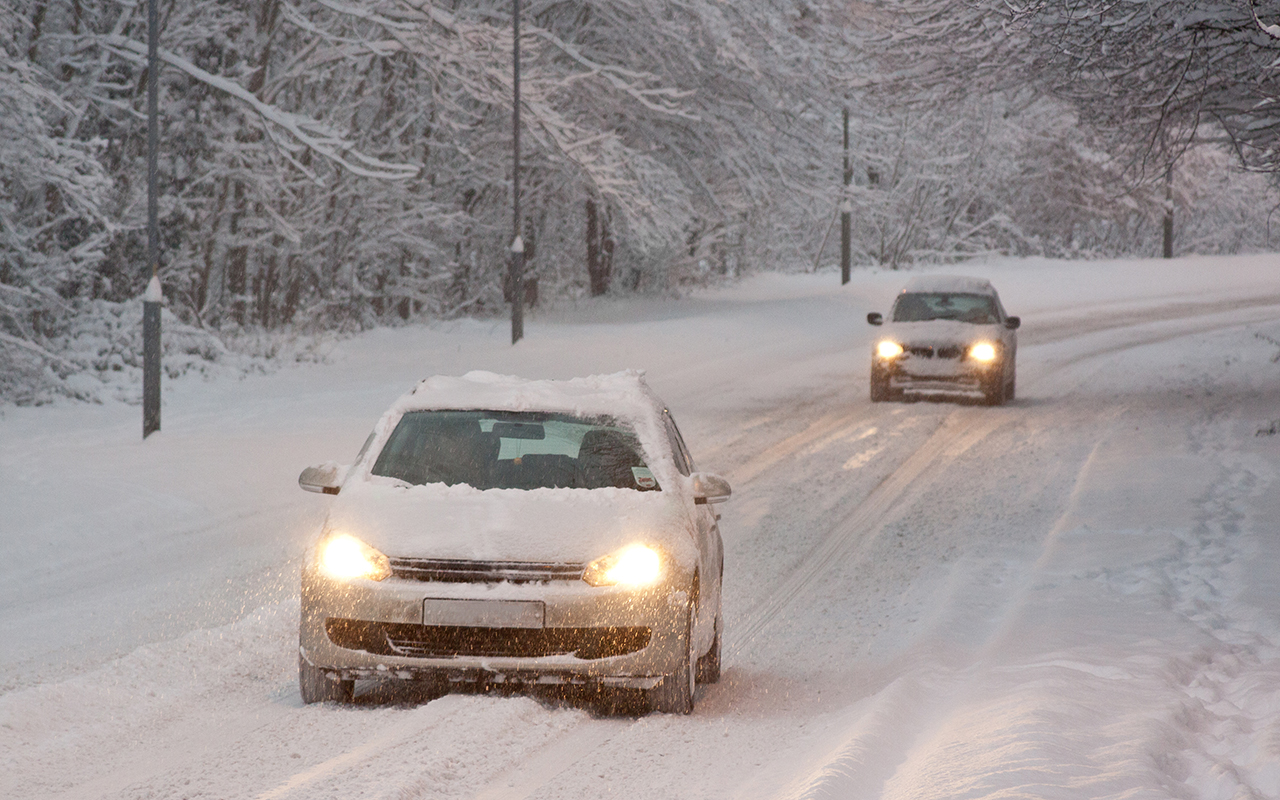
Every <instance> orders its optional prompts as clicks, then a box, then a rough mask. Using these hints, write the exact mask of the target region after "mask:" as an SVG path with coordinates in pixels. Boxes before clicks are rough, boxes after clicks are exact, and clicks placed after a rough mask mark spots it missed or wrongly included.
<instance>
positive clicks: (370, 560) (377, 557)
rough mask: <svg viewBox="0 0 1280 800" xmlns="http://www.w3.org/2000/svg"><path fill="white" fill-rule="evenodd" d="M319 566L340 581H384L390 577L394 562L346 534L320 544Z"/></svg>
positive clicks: (340, 534)
mask: <svg viewBox="0 0 1280 800" xmlns="http://www.w3.org/2000/svg"><path fill="white" fill-rule="evenodd" d="M320 569H322V570H324V572H325V574H327V575H328V576H329V577H331V578H338V579H340V580H351V579H352V578H368V579H369V580H371V581H381V580H385V579H387V578H389V577H391V562H390V560H388V559H387V557H386V556H384V555H383V554H382V553H380V552H378V551H377V550H375V549H373V548H372V547H370V546H369V545H367V544H365V543H364V542H362V541H360V540H359V539H357V538H356V537H354V536H351V535H349V534H345V533H339V534H337V535H336V536H331V537H329V538H328V539H326V540H325V541H324V543H323V544H321V545H320Z"/></svg>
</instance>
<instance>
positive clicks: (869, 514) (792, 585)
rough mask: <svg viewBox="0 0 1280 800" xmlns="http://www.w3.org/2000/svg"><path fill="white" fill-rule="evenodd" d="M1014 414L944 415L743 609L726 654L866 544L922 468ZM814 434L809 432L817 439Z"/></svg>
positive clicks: (747, 642) (934, 465) (941, 461)
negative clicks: (798, 560)
mask: <svg viewBox="0 0 1280 800" xmlns="http://www.w3.org/2000/svg"><path fill="white" fill-rule="evenodd" d="M1018 416H1019V415H1017V414H1009V413H1003V414H1002V413H992V412H991V410H990V409H984V410H982V411H978V410H975V409H958V410H956V411H954V412H952V413H951V414H950V415H948V416H947V417H946V418H945V419H944V420H943V421H942V424H941V425H939V426H938V429H937V430H936V431H935V432H934V433H933V435H931V436H930V437H929V438H928V439H927V440H926V441H925V443H924V444H923V445H921V446H920V447H919V448H917V449H916V451H915V452H913V453H912V454H911V455H910V456H908V457H907V459H906V460H905V461H904V462H903V463H902V465H901V466H899V467H898V468H897V469H896V470H894V471H893V472H892V473H891V474H890V475H889V476H888V477H887V478H885V479H884V480H883V481H881V482H880V484H879V485H878V486H876V488H874V489H872V490H871V493H870V494H869V495H868V496H867V498H866V499H865V500H863V501H862V502H861V503H859V504H858V505H857V506H856V507H854V509H853V510H852V511H851V512H850V513H849V514H847V515H845V516H844V517H842V518H841V519H839V520H838V521H837V522H836V523H835V524H834V525H832V526H831V528H830V529H829V531H828V533H827V535H826V536H825V537H824V538H823V539H822V541H820V542H819V543H818V544H817V545H816V546H815V547H814V548H813V549H812V550H810V551H809V553H808V555H806V556H805V557H804V559H803V560H802V561H801V563H800V564H799V565H798V566H797V567H796V568H795V569H793V570H792V571H791V572H790V574H788V575H787V577H786V578H784V579H783V580H782V581H781V582H780V583H778V584H775V586H774V587H773V588H772V589H771V590H770V591H769V592H768V593H767V596H766V599H765V600H764V601H763V602H761V603H759V604H758V605H756V606H755V607H754V608H752V609H751V610H750V611H748V612H747V613H746V614H745V615H744V617H743V619H742V621H740V622H739V623H737V625H735V626H733V627H731V628H728V630H729V631H731V632H733V636H732V639H731V641H730V643H728V644H727V645H726V647H725V654H726V656H727V657H729V658H732V657H733V656H736V655H738V654H739V653H741V652H743V651H744V650H746V649H747V648H748V647H750V646H751V644H752V643H753V642H754V641H755V640H756V638H757V637H758V636H759V635H760V633H761V632H763V631H764V630H765V629H766V628H767V627H768V626H769V624H770V623H771V622H773V621H774V620H775V619H776V618H777V617H778V615H779V614H780V613H782V611H783V609H785V608H786V607H787V606H788V605H790V604H791V602H792V601H794V600H795V599H796V597H798V596H799V595H800V593H801V592H803V591H804V590H805V589H806V588H807V587H808V586H809V585H811V584H812V583H813V582H814V581H815V580H817V579H818V578H819V577H820V576H821V575H822V574H823V573H824V572H826V571H827V570H828V569H830V568H831V567H832V566H833V565H834V564H836V563H838V562H840V561H842V560H843V559H844V558H846V557H847V556H848V555H849V553H850V552H851V551H852V550H853V549H854V547H855V546H860V547H861V548H865V547H866V546H867V545H869V543H870V542H871V541H872V540H873V539H874V537H875V534H876V532H877V531H878V530H879V528H880V527H881V526H882V525H883V523H884V522H885V521H886V518H887V517H888V516H889V515H890V514H891V513H892V512H894V511H896V510H897V509H896V505H897V503H898V501H899V500H900V499H901V498H902V497H903V496H904V495H905V494H906V493H907V492H908V491H910V489H911V488H912V487H913V486H915V485H916V484H917V481H918V480H919V479H920V478H921V477H922V476H924V474H925V473H926V472H928V471H933V472H936V471H938V470H940V469H943V468H944V467H945V466H946V465H947V464H949V463H951V462H952V461H954V460H955V459H956V458H958V457H959V456H960V455H962V454H963V453H964V452H965V451H967V450H968V449H969V448H970V447H972V446H973V445H975V444H977V443H978V442H979V441H981V440H982V439H984V438H986V436H987V435H988V434H990V433H991V432H992V431H994V430H995V429H996V428H998V427H1000V426H1001V425H1004V424H1007V423H1009V422H1011V421H1013V420H1014V419H1015V418H1017V417H1018ZM817 425H818V423H815V425H814V426H810V427H811V428H813V427H816V426H817ZM818 435H820V434H817V435H814V436H813V437H812V438H814V439H816V438H817V437H818ZM797 449H798V448H797ZM858 534H863V535H862V536H859V535H858Z"/></svg>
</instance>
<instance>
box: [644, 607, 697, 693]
mask: <svg viewBox="0 0 1280 800" xmlns="http://www.w3.org/2000/svg"><path fill="white" fill-rule="evenodd" d="M692 638H693V607H692V606H690V607H689V608H688V609H687V610H686V612H685V626H684V640H683V645H684V657H683V658H681V659H680V664H679V666H677V667H676V670H675V672H671V673H668V674H667V675H664V676H663V678H662V683H660V684H658V685H657V686H655V687H654V688H652V689H649V690H648V691H647V692H646V695H647V699H648V701H649V709H650V710H652V711H658V712H660V713H663V714H688V713H690V712H691V711H693V691H694V679H695V677H696V675H697V667H696V665H695V664H694V657H693V646H692V645H693V642H692Z"/></svg>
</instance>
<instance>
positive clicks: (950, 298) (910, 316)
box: [893, 292, 1000, 325]
mask: <svg viewBox="0 0 1280 800" xmlns="http://www.w3.org/2000/svg"><path fill="white" fill-rule="evenodd" d="M934 319H954V320H959V321H960V322H970V323H973V324H974V325H994V324H996V323H998V322H999V321H1000V320H999V318H998V315H997V312H996V301H995V298H994V297H991V296H989V295H985V294H967V293H960V292H911V293H909V294H901V295H898V300H897V302H895V303H894V304H893V321H894V322H928V321H929V320H934Z"/></svg>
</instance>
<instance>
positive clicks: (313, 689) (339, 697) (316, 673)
mask: <svg viewBox="0 0 1280 800" xmlns="http://www.w3.org/2000/svg"><path fill="white" fill-rule="evenodd" d="M298 689H299V691H300V693H301V694H302V702H303V704H305V705H311V704H312V703H329V702H333V703H350V702H351V699H352V698H353V697H354V696H355V689H356V682H355V681H340V680H334V679H332V678H330V677H329V676H328V675H326V674H325V673H324V670H322V669H320V668H319V667H316V666H313V665H312V664H311V663H310V662H308V661H307V659H306V658H304V657H303V655H302V654H301V653H299V654H298Z"/></svg>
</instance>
